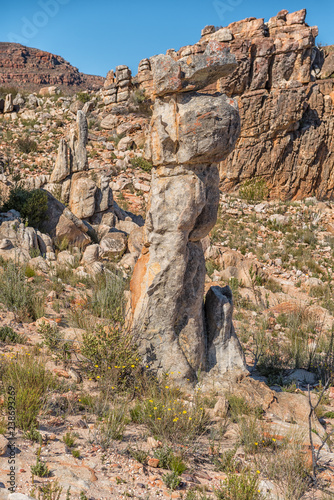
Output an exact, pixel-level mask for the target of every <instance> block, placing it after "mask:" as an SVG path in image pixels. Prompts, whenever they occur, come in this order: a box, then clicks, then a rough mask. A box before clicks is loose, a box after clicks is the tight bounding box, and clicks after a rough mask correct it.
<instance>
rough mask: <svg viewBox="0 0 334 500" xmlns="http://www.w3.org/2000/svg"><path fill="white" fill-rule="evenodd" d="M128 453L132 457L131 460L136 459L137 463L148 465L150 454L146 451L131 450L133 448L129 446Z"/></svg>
mask: <svg viewBox="0 0 334 500" xmlns="http://www.w3.org/2000/svg"><path fill="white" fill-rule="evenodd" d="M126 452H127V453H128V454H129V455H130V457H131V458H134V459H135V460H137V462H139V463H141V464H145V463H146V460H147V457H148V453H147V452H146V451H144V450H138V449H135V448H131V446H128V447H127V449H126Z"/></svg>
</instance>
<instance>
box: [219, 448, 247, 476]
mask: <svg viewBox="0 0 334 500" xmlns="http://www.w3.org/2000/svg"><path fill="white" fill-rule="evenodd" d="M235 452H236V449H235V448H233V449H232V450H227V451H224V452H223V453H222V454H221V455H220V457H219V458H217V457H215V459H214V465H215V468H216V470H218V471H221V472H225V473H227V472H229V473H235V472H240V470H241V468H242V464H241V462H240V461H239V460H237V459H236V458H235Z"/></svg>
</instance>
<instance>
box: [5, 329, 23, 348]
mask: <svg viewBox="0 0 334 500" xmlns="http://www.w3.org/2000/svg"><path fill="white" fill-rule="evenodd" d="M0 342H7V343H10V344H25V343H26V338H25V337H24V336H23V335H19V334H18V333H16V332H14V330H13V329H12V328H10V327H9V326H2V327H0Z"/></svg>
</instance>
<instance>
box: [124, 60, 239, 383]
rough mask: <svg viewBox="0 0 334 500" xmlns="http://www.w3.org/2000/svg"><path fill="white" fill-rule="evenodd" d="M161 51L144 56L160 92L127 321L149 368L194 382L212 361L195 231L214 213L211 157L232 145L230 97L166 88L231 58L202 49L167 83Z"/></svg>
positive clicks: (209, 72) (228, 64)
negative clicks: (202, 54) (204, 54)
mask: <svg viewBox="0 0 334 500" xmlns="http://www.w3.org/2000/svg"><path fill="white" fill-rule="evenodd" d="M164 57H165V56H158V57H157V58H155V63H153V64H152V68H153V73H154V78H153V81H155V82H158V81H160V83H159V85H158V84H156V88H158V87H159V86H160V87H159V88H160V90H159V94H161V95H162V94H164V93H167V92H168V95H166V96H165V97H157V98H156V101H155V104H154V110H153V116H152V120H151V126H150V133H149V140H148V144H147V148H146V156H147V158H149V159H151V160H152V162H153V164H154V166H155V167H156V168H154V169H153V172H152V181H151V198H150V204H149V210H148V213H147V218H146V225H145V230H144V247H143V250H142V253H141V256H140V258H139V260H138V262H137V264H136V266H135V269H134V273H133V277H132V281H131V287H130V288H131V293H132V295H131V306H132V326H133V328H134V331H135V332H136V333H137V334H138V336H139V338H140V342H139V345H140V349H141V353H142V355H143V357H144V359H146V362H147V363H148V364H149V365H150V366H151V368H153V369H155V370H157V371H158V372H160V373H162V372H163V371H166V372H174V373H176V374H177V375H176V378H178V379H179V380H180V381H183V382H185V380H186V379H188V380H189V381H190V382H195V381H196V380H197V377H196V372H197V371H198V370H205V369H207V368H208V366H209V367H211V365H212V364H213V362H212V361H211V365H210V363H208V359H207V349H206V346H207V332H206V326H205V321H204V315H203V294H204V281H205V261H204V255H203V249H202V246H201V239H202V238H204V237H205V236H206V235H207V234H208V233H209V231H210V230H211V229H212V228H213V226H214V225H215V222H216V218H217V209H218V203H219V190H218V184H219V176H218V169H217V165H216V164H215V163H214V162H217V161H219V160H220V159H222V158H224V157H225V156H226V154H228V152H229V151H231V149H232V148H233V145H234V143H235V141H236V139H237V137H238V133H239V116H238V112H237V109H236V106H235V102H234V101H233V99H227V98H226V97H225V96H223V95H217V97H215V99H213V98H212V97H211V96H208V95H205V94H198V93H197V92H193V91H191V92H182V93H178V94H177V93H174V94H173V93H172V92H175V91H181V90H183V88H182V82H183V84H184V85H185V90H189V89H192V88H194V87H195V88H196V89H197V90H200V89H201V88H202V87H203V86H205V85H206V84H207V82H208V81H213V80H214V78H216V79H217V78H219V77H220V75H221V74H226V72H228V71H232V70H233V69H234V67H235V66H234V60H233V58H231V57H230V56H229V55H228V53H226V51H225V50H224V51H223V56H222V57H220V52H219V51H218V55H217V60H216V59H214V58H213V60H212V61H211V63H210V64H208V66H206V65H205V63H204V61H203V58H202V57H199V58H194V59H193V60H192V62H191V65H190V66H189V74H188V75H186V79H182V78H181V84H179V83H178V84H177V85H176V86H175V87H174V73H175V72H176V73H177V71H176V70H175V72H174V67H173V64H172V62H171V61H169V59H168V61H169V63H170V70H169V73H168V78H167V77H166V78H164V77H163V64H164V61H165V59H164ZM208 59H209V60H210V57H209V58H208ZM181 64H186V62H185V61H184V60H181V63H180V65H181ZM211 64H212V67H211ZM177 67H178V68H180V66H177ZM178 71H179V70H178ZM224 72H225V73H224ZM214 75H215V77H214ZM211 79H212V80H211ZM229 319H230V318H229ZM230 326H231V325H230ZM226 332H227V327H226ZM226 335H227V333H226ZM229 335H230V337H231V330H230V331H229ZM213 336H214V334H213ZM220 337H222V335H220ZM225 340H227V339H225ZM241 365H242V366H243V360H241ZM222 371H224V370H223V369H222Z"/></svg>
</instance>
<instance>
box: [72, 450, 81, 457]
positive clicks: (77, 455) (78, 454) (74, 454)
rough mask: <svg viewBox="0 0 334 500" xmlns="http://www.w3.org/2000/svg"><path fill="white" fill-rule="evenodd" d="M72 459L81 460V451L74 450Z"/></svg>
mask: <svg viewBox="0 0 334 500" xmlns="http://www.w3.org/2000/svg"><path fill="white" fill-rule="evenodd" d="M72 457H74V458H80V451H79V450H72Z"/></svg>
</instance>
